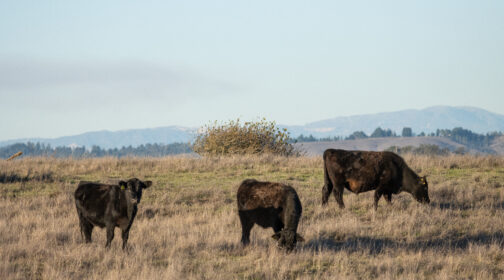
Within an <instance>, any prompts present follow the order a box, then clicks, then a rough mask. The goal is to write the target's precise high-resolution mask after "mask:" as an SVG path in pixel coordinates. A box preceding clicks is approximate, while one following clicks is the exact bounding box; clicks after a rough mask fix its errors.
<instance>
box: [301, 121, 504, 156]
mask: <svg viewBox="0 0 504 280" xmlns="http://www.w3.org/2000/svg"><path fill="white" fill-rule="evenodd" d="M502 135H503V133H502V132H491V133H487V134H478V133H475V132H472V131H471V130H468V129H464V128H462V127H456V128H454V129H437V130H436V132H432V133H429V134H426V133H425V132H421V133H419V134H418V135H415V134H414V133H413V130H412V129H411V128H410V127H404V128H403V130H402V133H401V135H400V136H398V135H397V134H396V133H395V132H393V131H392V130H390V129H382V128H381V127H377V128H376V129H375V130H374V131H373V133H371V135H369V136H368V135H367V134H366V133H365V132H364V131H355V132H353V133H352V134H350V135H349V136H347V137H326V138H316V137H314V136H313V135H311V134H310V135H308V136H304V135H303V134H301V135H300V136H298V137H297V138H294V141H295V142H317V141H339V140H343V139H344V140H355V139H366V138H380V137H424V136H438V137H446V138H449V139H451V140H453V141H454V142H456V143H459V144H463V145H465V146H467V147H469V148H472V149H477V150H480V151H483V152H488V151H489V150H488V149H487V147H489V146H490V145H491V143H492V142H493V141H494V139H495V138H496V137H500V136H502ZM424 148H425V147H424Z"/></svg>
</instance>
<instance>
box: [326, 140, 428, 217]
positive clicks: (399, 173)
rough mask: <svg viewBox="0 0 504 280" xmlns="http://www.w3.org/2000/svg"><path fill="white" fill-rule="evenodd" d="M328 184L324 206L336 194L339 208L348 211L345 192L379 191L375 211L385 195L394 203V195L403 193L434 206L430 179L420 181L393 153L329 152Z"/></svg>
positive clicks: (375, 197)
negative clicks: (428, 180) (431, 202)
mask: <svg viewBox="0 0 504 280" xmlns="http://www.w3.org/2000/svg"><path fill="white" fill-rule="evenodd" d="M324 182H325V183H324V187H323V189H322V205H324V204H326V203H327V201H328V200H329V195H330V194H331V192H332V193H333V195H334V198H335V199H336V202H337V203H338V205H339V207H340V208H344V207H345V204H344V203H343V189H344V188H346V189H348V190H349V191H351V192H353V193H356V194H358V193H361V192H367V191H371V190H375V196H374V208H375V209H377V208H378V201H379V200H380V197H381V196H382V195H385V199H386V200H387V202H389V203H390V202H391V200H392V194H398V193H400V192H402V191H405V192H408V193H410V194H411V195H413V197H414V198H415V199H416V200H418V201H419V202H422V203H429V202H430V199H429V194H428V183H427V179H426V178H425V177H419V176H418V175H417V174H416V173H415V172H413V170H411V168H409V167H408V165H406V163H405V162H404V160H403V159H402V158H401V157H400V156H398V155H396V154H394V153H392V152H367V151H345V150H335V149H327V150H326V151H325V152H324Z"/></svg>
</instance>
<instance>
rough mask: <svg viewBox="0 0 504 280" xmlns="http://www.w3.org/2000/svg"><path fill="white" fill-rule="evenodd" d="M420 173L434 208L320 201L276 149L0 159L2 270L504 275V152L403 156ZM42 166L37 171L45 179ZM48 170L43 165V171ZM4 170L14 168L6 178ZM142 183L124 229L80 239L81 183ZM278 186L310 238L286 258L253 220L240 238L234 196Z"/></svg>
mask: <svg viewBox="0 0 504 280" xmlns="http://www.w3.org/2000/svg"><path fill="white" fill-rule="evenodd" d="M405 160H406V161H407V162H408V164H409V165H410V166H411V167H412V168H413V169H415V170H417V171H418V172H420V173H421V174H422V175H423V174H426V175H428V181H429V184H430V186H429V187H430V197H431V201H432V202H431V204H430V205H428V206H425V205H420V204H418V203H417V202H415V201H414V200H413V199H412V198H411V196H410V195H408V194H400V195H397V196H394V197H393V204H392V205H387V204H386V203H385V202H384V201H381V202H380V204H379V208H378V211H376V212H375V211H374V210H373V209H372V193H371V192H369V193H364V194H360V195H358V196H357V195H354V194H349V193H348V192H345V195H344V200H345V204H346V207H347V208H346V209H344V210H339V209H338V208H337V206H336V203H335V202H334V199H332V198H331V200H330V202H329V205H328V207H325V208H323V207H321V206H320V198H321V187H322V184H323V176H322V174H323V173H322V159H321V158H320V157H317V158H307V157H298V158H284V157H276V156H234V157H221V158H218V157H215V158H184V157H168V158H161V159H153V158H145V159H143V158H130V159H115V158H102V159H82V160H71V159H51V158H24V159H21V160H16V161H11V162H6V161H0V175H2V174H3V175H5V177H4V178H7V179H9V178H10V179H12V178H24V180H17V181H16V180H11V181H12V182H10V181H9V180H6V182H4V183H0V188H1V198H0V260H1V262H0V278H1V279H370V278H376V279H499V278H502V277H503V275H504V251H503V246H504V188H503V186H504V159H503V158H501V157H475V156H450V157H427V156H406V158H405ZM44 174H45V176H44ZM47 174H50V176H49V175H47ZM9 176H10V177H9ZM133 176H135V177H139V178H142V179H151V180H153V181H154V186H153V187H152V188H149V189H147V190H146V191H145V192H144V197H143V199H142V202H141V203H140V207H139V208H140V210H139V215H138V216H137V219H136V220H135V222H134V224H133V227H132V229H131V233H130V240H129V245H130V249H129V250H128V251H127V252H123V251H122V250H121V246H120V245H121V242H120V234H118V233H119V231H116V238H115V239H114V242H113V244H112V247H111V249H110V250H106V249H105V248H104V245H105V241H106V240H105V231H104V230H102V229H95V231H94V233H93V243H91V244H84V243H83V241H82V238H81V236H80V232H79V228H78V218H77V215H76V211H75V206H74V201H73V191H74V190H75V188H76V183H77V182H78V180H82V179H85V180H99V181H114V180H117V179H119V178H121V179H123V178H129V177H133ZM249 177H253V178H257V179H262V180H272V181H280V182H284V183H288V184H290V185H292V186H293V187H294V188H296V190H297V192H298V194H299V196H300V198H301V202H302V204H303V216H302V219H301V222H300V228H299V232H300V233H301V234H302V235H303V236H304V238H305V239H306V242H305V243H301V244H299V245H298V248H297V250H296V251H295V252H293V253H291V254H286V253H284V252H283V251H281V250H278V249H277V248H276V244H275V242H274V240H272V239H271V238H270V236H271V234H272V230H271V229H268V230H265V229H262V228H260V227H257V226H256V227H254V229H253V230H252V235H251V241H252V244H251V246H250V247H248V248H245V249H243V248H242V247H241V246H240V245H239V240H240V235H241V228H240V224H239V219H238V216H237V210H236V201H235V194H236V189H237V187H238V184H239V182H240V181H241V180H243V179H244V178H249Z"/></svg>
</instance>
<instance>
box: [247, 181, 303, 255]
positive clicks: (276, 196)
mask: <svg viewBox="0 0 504 280" xmlns="http://www.w3.org/2000/svg"><path fill="white" fill-rule="evenodd" d="M237 201H238V214H239V216H240V222H241V225H242V238H241V242H242V244H243V245H247V244H249V243H250V239H249V238H250V230H251V229H252V227H253V226H254V224H258V225H260V226H261V227H263V228H269V227H272V228H273V231H274V232H275V234H274V235H273V236H272V237H273V238H274V239H276V240H278V245H279V246H280V247H285V248H286V249H287V250H288V251H290V250H292V249H294V247H295V246H296V243H297V242H298V241H299V242H301V241H304V240H303V238H302V237H301V236H300V235H299V234H297V232H296V231H297V227H298V223H299V219H300V218H301V212H302V207H301V202H300V201H299V197H298V195H297V193H296V191H295V190H294V189H293V188H292V187H290V186H287V185H284V184H280V183H271V182H259V181H256V180H254V179H247V180H245V181H243V182H242V183H241V185H240V187H239V188H238V193H237Z"/></svg>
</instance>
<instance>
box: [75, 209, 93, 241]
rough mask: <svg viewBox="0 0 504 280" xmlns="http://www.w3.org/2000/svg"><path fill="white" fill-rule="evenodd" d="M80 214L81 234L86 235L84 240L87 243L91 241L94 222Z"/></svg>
mask: <svg viewBox="0 0 504 280" xmlns="http://www.w3.org/2000/svg"><path fill="white" fill-rule="evenodd" d="M78 214H79V225H80V230H81V234H82V235H84V240H85V242H86V243H90V242H91V234H92V233H93V227H94V226H93V224H92V223H90V222H88V221H87V220H86V219H85V218H84V217H83V216H82V215H81V213H78Z"/></svg>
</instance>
